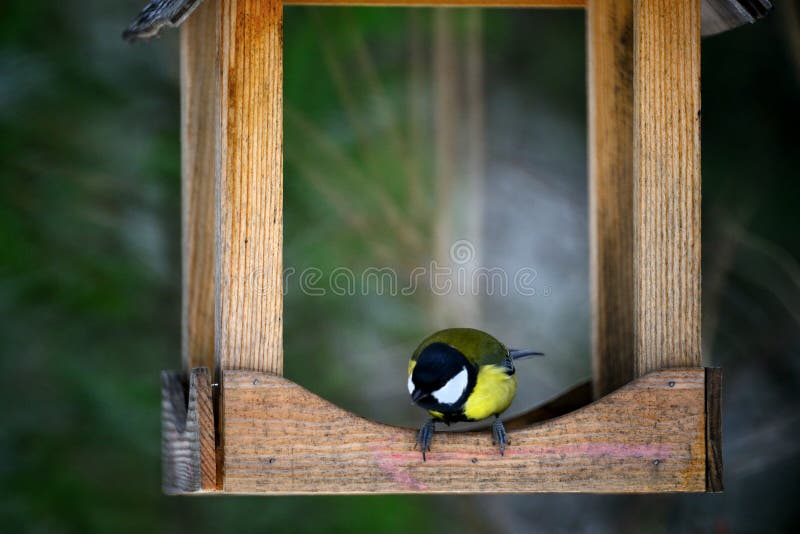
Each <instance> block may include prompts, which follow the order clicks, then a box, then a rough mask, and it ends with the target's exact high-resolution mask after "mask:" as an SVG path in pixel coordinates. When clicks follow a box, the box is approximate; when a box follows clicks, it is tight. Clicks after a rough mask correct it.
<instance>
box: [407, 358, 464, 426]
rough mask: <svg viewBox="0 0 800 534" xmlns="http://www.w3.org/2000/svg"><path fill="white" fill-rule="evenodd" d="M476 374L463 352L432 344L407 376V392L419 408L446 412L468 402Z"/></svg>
mask: <svg viewBox="0 0 800 534" xmlns="http://www.w3.org/2000/svg"><path fill="white" fill-rule="evenodd" d="M476 375H477V372H476V370H475V367H474V366H473V365H472V364H470V363H469V361H468V360H467V358H466V357H465V356H464V355H463V354H461V352H459V351H458V350H456V349H454V348H453V347H451V346H450V345H446V344H444V343H431V344H430V345H428V346H427V347H425V348H424V349H423V350H422V352H420V354H419V356H418V357H417V363H416V365H414V370H413V371H412V373H411V375H410V376H409V377H408V392H409V393H410V394H411V400H413V401H414V402H415V403H416V404H417V405H419V406H420V407H422V408H424V409H426V410H435V411H438V412H442V413H447V412H449V411H452V410H453V409H455V408H458V407H460V406H461V405H462V404H463V403H464V402H465V401H466V400H467V397H468V396H469V393H470V392H471V391H472V389H473V388H474V387H475V379H476Z"/></svg>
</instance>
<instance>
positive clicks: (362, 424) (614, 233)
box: [163, 0, 721, 494]
mask: <svg viewBox="0 0 800 534" xmlns="http://www.w3.org/2000/svg"><path fill="white" fill-rule="evenodd" d="M284 3H285V4H289V3H302V4H325V5H328V4H330V5H355V4H357V5H437V6H441V5H451V6H462V5H473V6H509V5H513V6H525V7H554V6H561V7H565V6H570V7H581V6H582V5H583V2H581V1H570V0H564V1H534V0H519V1H516V0H502V1H500V0H498V1H492V0H474V1H473V0H464V1H461V0H449V1H445V2H439V1H436V0H430V1H422V0H419V1H418V0H396V1H382V0H378V1H370V0H362V1H349V0H344V1H342V0H308V1H297V2H295V1H294V0H290V1H287V2H281V1H280V0H206V1H205V2H204V3H203V4H202V5H200V6H199V7H198V8H197V10H196V12H195V13H194V14H193V15H192V16H191V18H190V19H189V20H188V21H187V22H186V24H185V25H184V26H183V27H182V29H181V33H182V36H181V64H182V69H181V78H182V111H183V113H182V116H183V128H182V132H183V134H182V135H183V137H182V141H183V200H184V205H183V228H184V242H183V259H184V262H183V274H184V292H183V298H184V301H183V303H184V305H183V347H182V353H183V362H184V369H185V370H186V371H185V372H186V373H188V376H189V377H190V380H188V381H186V382H185V386H183V387H185V388H188V389H186V390H185V391H184V395H185V396H186V398H188V399H189V405H188V409H184V408H183V407H182V406H179V405H180V403H179V402H178V400H176V399H181V398H182V397H180V396H179V395H177V394H176V391H178V388H179V387H181V384H183V383H184V382H181V379H180V376H181V375H175V374H165V375H164V388H163V390H164V395H163V396H164V402H163V412H164V416H163V427H164V466H165V472H164V475H165V478H164V488H165V491H166V492H168V493H192V492H198V491H211V492H218V493H223V492H224V493H257V494H295V493H375V492H384V493H403V492H541V491H571V492H574V491H592V492H661V491H719V490H721V454H720V450H721V448H720V447H721V445H720V435H719V428H720V421H719V420H720V407H719V398H720V396H719V392H720V377H719V371H718V370H713V369H706V370H704V369H703V368H702V367H701V350H700V171H699V154H700V141H699V110H700V99H699V95H700V92H699V90H700V79H699V77H700V0H684V1H681V2H671V1H669V0H635V1H634V0H627V1H626V0H593V1H590V2H589V3H588V5H587V6H586V7H587V10H586V13H587V46H588V83H589V149H590V158H589V161H590V172H589V191H590V220H591V223H590V224H591V232H590V241H591V243H590V245H591V268H590V270H591V279H592V312H593V326H592V328H593V330H592V337H593V356H592V361H593V372H594V381H593V390H594V397H595V399H596V400H595V402H593V403H591V404H590V402H591V398H590V397H589V395H588V392H589V388H587V387H585V386H584V387H578V388H576V389H574V390H571V391H569V392H567V393H565V395H564V396H562V397H561V398H559V399H556V400H554V401H552V402H551V403H548V404H547V405H546V406H543V407H541V408H538V409H536V410H533V411H531V412H529V413H528V414H525V415H524V416H521V417H520V418H517V419H515V420H513V421H511V422H509V423H508V425H507V426H508V428H509V430H510V438H511V441H512V443H513V444H514V445H513V447H512V448H511V449H510V450H509V452H508V453H507V454H506V456H505V457H500V456H498V455H497V454H494V451H493V449H492V448H491V446H490V442H489V441H488V438H486V436H485V435H484V434H475V433H471V432H466V433H444V434H442V435H441V436H439V437H437V442H436V448H437V451H436V454H435V455H431V456H430V458H429V461H428V462H426V463H424V464H423V463H422V462H421V460H420V458H419V454H418V453H415V452H414V451H412V449H411V445H412V443H413V431H412V430H409V429H400V428H395V427H389V426H386V425H380V424H377V423H373V422H370V421H367V420H364V419H362V418H359V417H356V416H354V415H352V414H349V413H347V412H345V411H343V410H341V409H339V408H337V407H335V406H333V405H331V404H329V403H327V402H326V401H324V400H322V399H320V398H319V397H317V396H315V395H314V394H313V393H310V392H308V391H306V390H304V389H303V388H301V387H300V386H297V385H296V384H293V383H291V382H289V381H287V380H285V379H283V378H281V377H280V375H281V374H282V370H283V346H282V307H283V302H282V295H283V291H282V275H281V273H282V200H283V199H282V186H283V184H282V180H283V176H282V175H283V155H282V141H283V139H282V135H283V127H282V106H283V95H282V75H283V64H282V53H283V50H282V46H283V43H282V17H283V4H284ZM212 36H213V38H212ZM212 221H213V222H212ZM204 368H205V369H213V375H214V377H215V380H216V381H217V382H219V384H220V388H219V390H218V393H215V392H214V391H212V389H211V387H210V384H209V380H210V376H211V372H210V371H208V370H204ZM288 405H291V406H293V407H294V409H293V410H292V411H291V412H289V411H287V408H286V406H288ZM210 406H214V407H215V414H216V416H215V417H210V416H209V414H210V413H211V412H210V410H209V409H208V407H210ZM553 416H558V417H556V418H552V417H553ZM345 429H346V430H347V431H346V432H345V434H344V435H345V437H344V438H343V437H341V434H342V431H343V430H345ZM209 436H215V438H216V439H210V438H209ZM187 451H189V453H187ZM212 460H213V461H215V462H216V470H211V469H209V465H210V462H212Z"/></svg>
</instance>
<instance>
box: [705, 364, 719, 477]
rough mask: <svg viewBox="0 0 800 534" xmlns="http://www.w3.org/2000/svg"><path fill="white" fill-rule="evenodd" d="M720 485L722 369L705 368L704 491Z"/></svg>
mask: <svg viewBox="0 0 800 534" xmlns="http://www.w3.org/2000/svg"><path fill="white" fill-rule="evenodd" d="M722 490H723V485H722V369H720V368H719V367H709V368H706V491H710V492H718V491H722Z"/></svg>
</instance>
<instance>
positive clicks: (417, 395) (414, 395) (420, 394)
mask: <svg viewBox="0 0 800 534" xmlns="http://www.w3.org/2000/svg"><path fill="white" fill-rule="evenodd" d="M424 396H425V393H423V392H422V391H420V390H419V389H415V390H414V393H412V394H411V400H412V401H414V402H417V401H418V400H420V399H421V398H422V397H424Z"/></svg>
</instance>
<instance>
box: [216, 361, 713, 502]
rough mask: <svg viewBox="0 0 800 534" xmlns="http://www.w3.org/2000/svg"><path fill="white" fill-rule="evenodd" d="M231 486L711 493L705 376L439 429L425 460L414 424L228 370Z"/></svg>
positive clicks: (293, 490) (645, 382)
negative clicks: (501, 437) (503, 422)
mask: <svg viewBox="0 0 800 534" xmlns="http://www.w3.org/2000/svg"><path fill="white" fill-rule="evenodd" d="M222 411H223V413H224V417H223V424H224V427H225V428H224V433H223V435H224V460H223V461H224V480H223V489H224V491H225V492H229V493H253V494H306V493H462V492H482V493H510V492H517V493H519V492H556V491H558V492H615V493H616V492H666V491H698V492H701V491H705V489H706V459H705V454H706V452H705V451H706V447H705V373H704V370H703V369H702V368H691V369H670V370H663V371H657V372H654V373H650V374H648V375H646V376H643V377H641V378H639V379H637V380H635V381H634V382H631V383H630V384H628V385H626V386H624V387H622V388H621V389H619V390H617V391H615V392H614V393H612V394H610V395H607V396H606V397H604V398H602V399H600V400H598V401H597V402H595V403H593V404H590V405H588V406H585V407H584V408H581V409H579V410H577V411H575V412H572V413H569V414H567V415H564V416H562V417H558V418H556V419H551V420H549V421H546V422H544V423H541V424H538V425H534V426H530V427H527V428H524V429H521V430H512V431H510V432H509V437H510V439H511V445H510V446H509V447H508V449H507V450H506V454H505V456H504V457H501V456H500V454H499V452H498V450H497V447H496V446H493V445H492V442H491V434H490V432H488V431H481V432H463V433H462V432H447V433H445V432H441V433H438V434H436V435H435V436H434V439H433V444H432V450H431V452H430V454H429V455H428V461H427V462H423V461H422V457H421V455H420V452H419V451H418V450H414V449H413V445H414V440H415V437H416V432H417V431H416V430H414V429H406V428H398V427H393V426H389V425H383V424H379V423H375V422H372V421H368V420H366V419H363V418H361V417H358V416H355V415H353V414H351V413H349V412H347V411H345V410H342V409H340V408H338V407H336V406H334V405H333V404H331V403H329V402H327V401H325V400H323V399H321V398H320V397H318V396H317V395H314V394H313V393H311V392H309V391H307V390H306V389H304V388H302V387H301V386H298V385H297V384H294V383H293V382H290V381H288V380H286V379H284V378H280V377H277V376H273V375H269V374H265V373H256V372H249V371H226V372H225V373H224V375H223V399H222Z"/></svg>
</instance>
